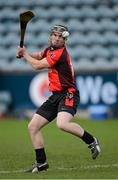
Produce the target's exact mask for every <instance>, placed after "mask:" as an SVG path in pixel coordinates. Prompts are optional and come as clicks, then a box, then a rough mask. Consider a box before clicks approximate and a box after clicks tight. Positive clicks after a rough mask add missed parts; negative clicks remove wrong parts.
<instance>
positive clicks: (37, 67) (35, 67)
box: [33, 64, 42, 70]
mask: <svg viewBox="0 0 118 180" xmlns="http://www.w3.org/2000/svg"><path fill="white" fill-rule="evenodd" d="M33 68H34V69H35V70H40V69H42V67H40V66H37V65H35V64H34V65H33Z"/></svg>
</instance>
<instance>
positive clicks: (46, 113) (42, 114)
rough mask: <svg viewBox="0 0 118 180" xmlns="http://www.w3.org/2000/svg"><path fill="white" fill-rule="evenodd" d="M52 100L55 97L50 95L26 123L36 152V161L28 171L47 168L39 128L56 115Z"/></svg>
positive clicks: (55, 107)
mask: <svg viewBox="0 0 118 180" xmlns="http://www.w3.org/2000/svg"><path fill="white" fill-rule="evenodd" d="M53 101H55V99H54V98H53V96H51V97H50V98H49V99H48V100H47V101H46V102H45V103H43V104H42V106H40V108H38V110H37V112H36V114H35V115H34V116H33V118H32V120H31V122H30V123H29V125H28V129H29V133H30V137H31V140H32V144H33V147H34V150H35V153H36V163H35V164H34V165H33V166H32V168H31V169H30V170H29V171H30V172H38V171H42V170H46V169H47V168H48V163H47V159H46V154H45V149H44V139H43V136H42V134H41V131H40V130H41V128H42V127H44V126H45V125H47V124H48V123H49V122H51V121H52V120H53V119H54V118H55V117H56V115H57V106H55V105H53Z"/></svg>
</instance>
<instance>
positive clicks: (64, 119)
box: [57, 112, 100, 159]
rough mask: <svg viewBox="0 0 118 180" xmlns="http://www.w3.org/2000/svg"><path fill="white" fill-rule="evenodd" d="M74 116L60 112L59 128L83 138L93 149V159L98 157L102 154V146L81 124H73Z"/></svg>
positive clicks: (58, 117)
mask: <svg viewBox="0 0 118 180" xmlns="http://www.w3.org/2000/svg"><path fill="white" fill-rule="evenodd" d="M72 118H73V116H72V115H71V114H70V113H68V112H59V113H58V116H57V126H58V128H60V129H61V130H63V131H66V132H69V133H71V134H73V135H75V136H78V137H79V138H81V139H82V140H83V141H84V142H85V143H86V144H88V145H89V146H88V147H89V148H90V149H91V153H92V158H93V159H96V157H97V156H98V155H99V153H100V146H99V142H98V140H97V139H96V138H95V137H93V136H92V135H91V134H90V133H88V132H87V131H85V130H84V129H83V128H82V127H81V126H80V125H79V124H77V123H75V122H72Z"/></svg>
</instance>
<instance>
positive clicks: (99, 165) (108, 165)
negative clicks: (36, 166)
mask: <svg viewBox="0 0 118 180" xmlns="http://www.w3.org/2000/svg"><path fill="white" fill-rule="evenodd" d="M110 167H113V168H118V163H116V164H102V165H101V164H95V165H86V166H80V167H72V168H71V167H58V168H55V169H57V170H77V169H96V168H110ZM49 171H50V169H49ZM25 172H26V170H23V169H19V170H0V174H9V173H10V174H11V173H13V174H14V173H25Z"/></svg>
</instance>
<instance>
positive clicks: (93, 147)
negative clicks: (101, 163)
mask: <svg viewBox="0 0 118 180" xmlns="http://www.w3.org/2000/svg"><path fill="white" fill-rule="evenodd" d="M88 148H90V150H91V155H92V159H96V158H97V156H98V155H99V154H100V151H101V150H100V145H99V141H98V139H97V138H95V137H94V142H93V143H91V144H89V146H88Z"/></svg>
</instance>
